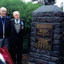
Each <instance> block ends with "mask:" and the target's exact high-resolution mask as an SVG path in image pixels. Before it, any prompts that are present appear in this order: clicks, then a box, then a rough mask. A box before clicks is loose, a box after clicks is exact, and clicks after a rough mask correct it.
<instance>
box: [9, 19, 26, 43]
mask: <svg viewBox="0 0 64 64" xmlns="http://www.w3.org/2000/svg"><path fill="white" fill-rule="evenodd" d="M22 22H23V23H24V25H22ZM23 26H24V28H23V29H22V27H23ZM10 27H11V30H10V41H12V42H18V41H19V42H21V41H22V40H23V36H24V29H25V22H24V20H23V19H20V32H19V33H17V32H16V29H15V19H11V21H10Z"/></svg>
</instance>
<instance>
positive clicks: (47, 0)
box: [32, 0, 55, 5]
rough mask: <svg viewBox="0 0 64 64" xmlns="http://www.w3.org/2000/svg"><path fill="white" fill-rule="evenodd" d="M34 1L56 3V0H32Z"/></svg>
mask: <svg viewBox="0 0 64 64" xmlns="http://www.w3.org/2000/svg"><path fill="white" fill-rule="evenodd" d="M32 1H38V3H41V4H45V5H53V4H54V3H55V0H32Z"/></svg>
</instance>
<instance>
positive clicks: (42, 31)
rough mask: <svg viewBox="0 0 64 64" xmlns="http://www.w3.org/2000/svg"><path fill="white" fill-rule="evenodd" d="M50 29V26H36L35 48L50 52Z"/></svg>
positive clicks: (51, 27)
mask: <svg viewBox="0 0 64 64" xmlns="http://www.w3.org/2000/svg"><path fill="white" fill-rule="evenodd" d="M52 29H53V26H52V24H45V23H44V24H36V43H35V47H36V48H41V49H43V50H51V46H52Z"/></svg>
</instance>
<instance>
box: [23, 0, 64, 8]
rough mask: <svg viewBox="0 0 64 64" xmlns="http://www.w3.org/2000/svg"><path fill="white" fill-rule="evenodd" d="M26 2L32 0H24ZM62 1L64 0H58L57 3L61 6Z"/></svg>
mask: <svg viewBox="0 0 64 64" xmlns="http://www.w3.org/2000/svg"><path fill="white" fill-rule="evenodd" d="M24 1H25V2H30V1H31V0H24ZM61 2H64V1H63V0H56V5H57V6H59V7H60V5H61Z"/></svg>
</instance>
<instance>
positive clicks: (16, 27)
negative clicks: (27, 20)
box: [9, 11, 24, 64]
mask: <svg viewBox="0 0 64 64" xmlns="http://www.w3.org/2000/svg"><path fill="white" fill-rule="evenodd" d="M13 17H14V18H13V19H11V21H10V24H11V32H10V40H9V41H10V54H11V57H12V59H13V61H14V63H15V64H21V60H22V43H23V33H24V20H22V19H20V13H19V12H18V11H14V12H13Z"/></svg>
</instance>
